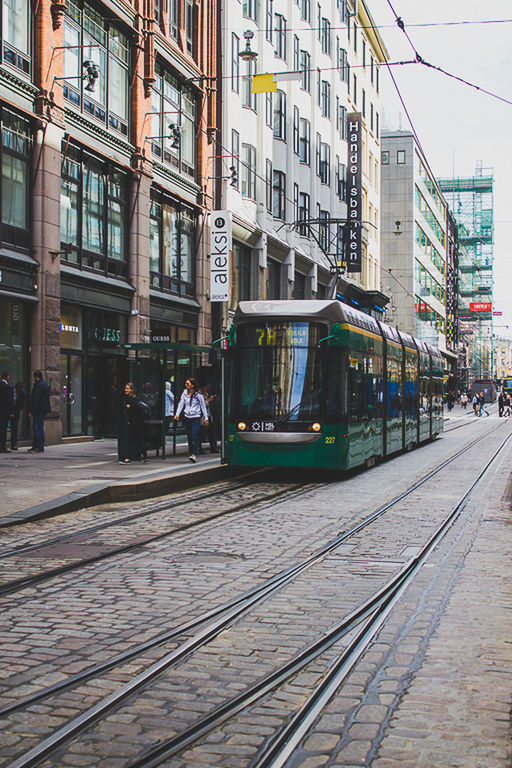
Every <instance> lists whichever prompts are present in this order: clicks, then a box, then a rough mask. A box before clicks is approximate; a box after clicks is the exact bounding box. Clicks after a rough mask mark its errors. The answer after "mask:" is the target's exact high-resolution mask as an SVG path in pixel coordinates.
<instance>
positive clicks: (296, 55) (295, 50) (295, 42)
mask: <svg viewBox="0 0 512 768" xmlns="http://www.w3.org/2000/svg"><path fill="white" fill-rule="evenodd" d="M293 68H294V70H296V71H298V70H299V69H300V49H299V38H298V37H297V35H294V36H293Z"/></svg>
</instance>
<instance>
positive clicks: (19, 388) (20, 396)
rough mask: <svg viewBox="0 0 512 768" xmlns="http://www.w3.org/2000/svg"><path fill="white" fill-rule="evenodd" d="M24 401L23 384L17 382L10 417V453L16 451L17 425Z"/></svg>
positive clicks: (25, 394) (25, 396)
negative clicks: (12, 410)
mask: <svg viewBox="0 0 512 768" xmlns="http://www.w3.org/2000/svg"><path fill="white" fill-rule="evenodd" d="M26 401H27V393H26V392H25V389H24V387H23V382H21V381H17V382H16V385H15V387H14V412H13V415H12V416H11V451H17V450H18V424H19V421H20V416H21V412H22V410H23V409H24V407H25V403H26Z"/></svg>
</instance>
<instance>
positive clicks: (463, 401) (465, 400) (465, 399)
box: [460, 392, 468, 410]
mask: <svg viewBox="0 0 512 768" xmlns="http://www.w3.org/2000/svg"><path fill="white" fill-rule="evenodd" d="M460 406H461V408H464V410H466V408H467V407H468V395H467V392H463V393H462V395H461V396H460Z"/></svg>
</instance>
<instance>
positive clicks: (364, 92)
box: [361, 88, 366, 117]
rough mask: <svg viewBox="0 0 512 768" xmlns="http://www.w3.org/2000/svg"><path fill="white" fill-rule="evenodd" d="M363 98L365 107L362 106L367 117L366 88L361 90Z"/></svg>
mask: <svg viewBox="0 0 512 768" xmlns="http://www.w3.org/2000/svg"><path fill="white" fill-rule="evenodd" d="M361 98H362V100H363V108H362V113H363V117H366V91H365V89H364V88H363V89H362V90H361Z"/></svg>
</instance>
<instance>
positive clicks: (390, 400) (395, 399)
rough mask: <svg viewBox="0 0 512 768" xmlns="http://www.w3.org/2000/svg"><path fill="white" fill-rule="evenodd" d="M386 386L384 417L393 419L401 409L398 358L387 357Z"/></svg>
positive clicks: (398, 414)
mask: <svg viewBox="0 0 512 768" xmlns="http://www.w3.org/2000/svg"><path fill="white" fill-rule="evenodd" d="M387 369H388V371H387V372H388V386H387V408H386V417H387V418H388V419H394V418H396V417H397V416H400V414H401V411H402V397H401V376H400V363H399V361H398V360H394V359H393V358H388V365H387Z"/></svg>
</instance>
